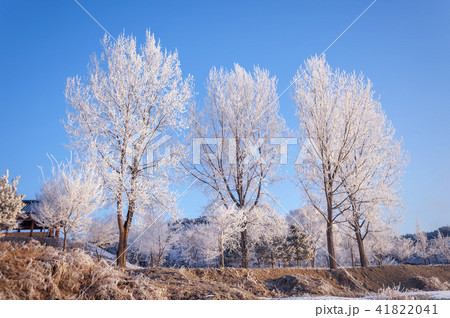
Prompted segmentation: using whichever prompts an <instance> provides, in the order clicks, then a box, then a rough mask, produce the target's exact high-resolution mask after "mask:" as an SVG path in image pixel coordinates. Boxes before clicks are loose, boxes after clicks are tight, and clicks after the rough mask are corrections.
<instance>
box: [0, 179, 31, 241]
mask: <svg viewBox="0 0 450 318" xmlns="http://www.w3.org/2000/svg"><path fill="white" fill-rule="evenodd" d="M8 178H9V171H8V170H6V174H5V175H4V176H2V177H1V178H0V230H6V231H8V230H11V229H12V228H14V227H15V226H16V225H17V218H18V217H19V216H21V214H22V212H21V211H22V209H23V207H24V206H25V204H24V203H23V199H24V198H25V195H19V194H17V185H18V184H19V177H17V178H15V179H12V180H11V183H9V179H8ZM2 235H3V232H2V231H0V236H2Z"/></svg>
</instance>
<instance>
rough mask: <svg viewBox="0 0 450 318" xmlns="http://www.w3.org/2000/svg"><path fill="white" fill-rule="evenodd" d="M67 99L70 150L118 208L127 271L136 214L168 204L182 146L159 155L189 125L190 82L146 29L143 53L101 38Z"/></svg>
mask: <svg viewBox="0 0 450 318" xmlns="http://www.w3.org/2000/svg"><path fill="white" fill-rule="evenodd" d="M65 95H66V99H67V102H68V104H69V105H70V106H71V109H70V110H69V111H68V120H67V124H66V129H67V131H68V132H69V134H70V136H71V139H72V145H73V147H74V148H75V149H77V150H78V151H79V154H80V155H81V154H83V156H84V158H83V159H84V160H85V161H89V162H91V163H93V164H94V165H95V169H96V171H97V172H98V173H99V174H100V175H101V176H102V178H103V183H104V186H105V188H106V189H107V190H108V191H107V192H108V195H109V199H110V200H111V201H113V202H114V203H115V206H116V214H117V222H118V226H119V248H118V251H117V256H118V257H117V264H118V265H119V266H121V267H125V263H126V249H127V242H128V234H129V231H130V227H131V225H132V223H133V216H134V214H135V213H136V212H137V213H139V212H140V211H143V210H144V209H145V207H146V206H148V204H153V205H156V204H158V205H160V206H162V207H164V206H168V205H170V203H171V202H173V199H172V193H171V192H170V191H169V188H168V184H169V181H170V173H169V172H170V171H171V170H172V169H173V168H175V167H177V166H178V160H179V155H180V147H178V146H176V144H175V143H172V147H171V148H170V149H171V151H172V155H163V154H162V148H161V147H160V146H161V145H162V144H163V143H165V141H167V136H166V135H165V134H168V132H169V130H181V129H183V128H185V127H186V120H185V118H184V114H185V112H186V109H187V106H188V104H189V103H190V101H191V98H192V96H193V84H192V78H191V77H190V76H188V77H186V78H183V76H182V74H181V68H180V61H179V59H178V54H177V52H173V53H172V52H168V51H165V50H163V49H162V48H161V46H160V44H159V42H157V41H156V40H155V37H154V36H153V34H151V33H150V31H147V35H146V40H145V43H144V44H143V45H142V46H141V47H140V48H137V44H136V39H135V38H134V37H133V36H126V35H125V34H122V35H120V36H119V37H118V38H117V41H115V40H113V39H111V38H109V37H107V36H105V38H104V40H103V53H102V55H101V57H100V59H98V58H97V57H95V56H94V57H93V59H92V63H91V65H90V67H89V74H88V77H87V79H86V80H82V79H81V78H80V77H75V78H69V79H68V80H67V86H66V93H65Z"/></svg>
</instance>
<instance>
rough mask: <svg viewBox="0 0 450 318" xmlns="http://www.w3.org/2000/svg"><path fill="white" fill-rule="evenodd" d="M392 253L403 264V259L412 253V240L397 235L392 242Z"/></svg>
mask: <svg viewBox="0 0 450 318" xmlns="http://www.w3.org/2000/svg"><path fill="white" fill-rule="evenodd" d="M394 254H395V256H396V257H397V259H398V260H399V261H400V263H402V264H405V261H406V260H407V259H408V258H409V257H410V256H412V255H413V254H414V242H413V240H411V239H410V238H404V237H397V238H396V239H395V242H394Z"/></svg>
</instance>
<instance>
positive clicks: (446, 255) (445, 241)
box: [434, 230, 450, 264]
mask: <svg viewBox="0 0 450 318" xmlns="http://www.w3.org/2000/svg"><path fill="white" fill-rule="evenodd" d="M434 246H435V250H436V252H437V253H438V254H439V255H440V256H441V257H442V258H443V259H444V260H445V262H446V263H447V264H448V262H449V260H450V237H448V236H443V235H442V233H441V231H439V230H438V234H437V237H436V238H435V239H434Z"/></svg>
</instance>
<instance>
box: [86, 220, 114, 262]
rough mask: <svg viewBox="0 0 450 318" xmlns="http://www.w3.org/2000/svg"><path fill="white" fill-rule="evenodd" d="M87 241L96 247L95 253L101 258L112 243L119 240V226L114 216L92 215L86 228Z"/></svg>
mask: <svg viewBox="0 0 450 318" xmlns="http://www.w3.org/2000/svg"><path fill="white" fill-rule="evenodd" d="M84 232H85V233H84V236H85V241H86V243H87V244H89V245H90V246H93V247H94V249H95V255H96V256H97V259H98V260H100V259H101V258H102V256H103V253H104V250H106V249H107V248H108V247H109V246H110V245H111V244H113V243H115V242H117V237H118V236H117V226H116V224H115V222H114V216H111V215H106V216H96V217H92V218H91V220H90V221H89V222H88V224H87V226H86V227H85V229H84Z"/></svg>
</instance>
